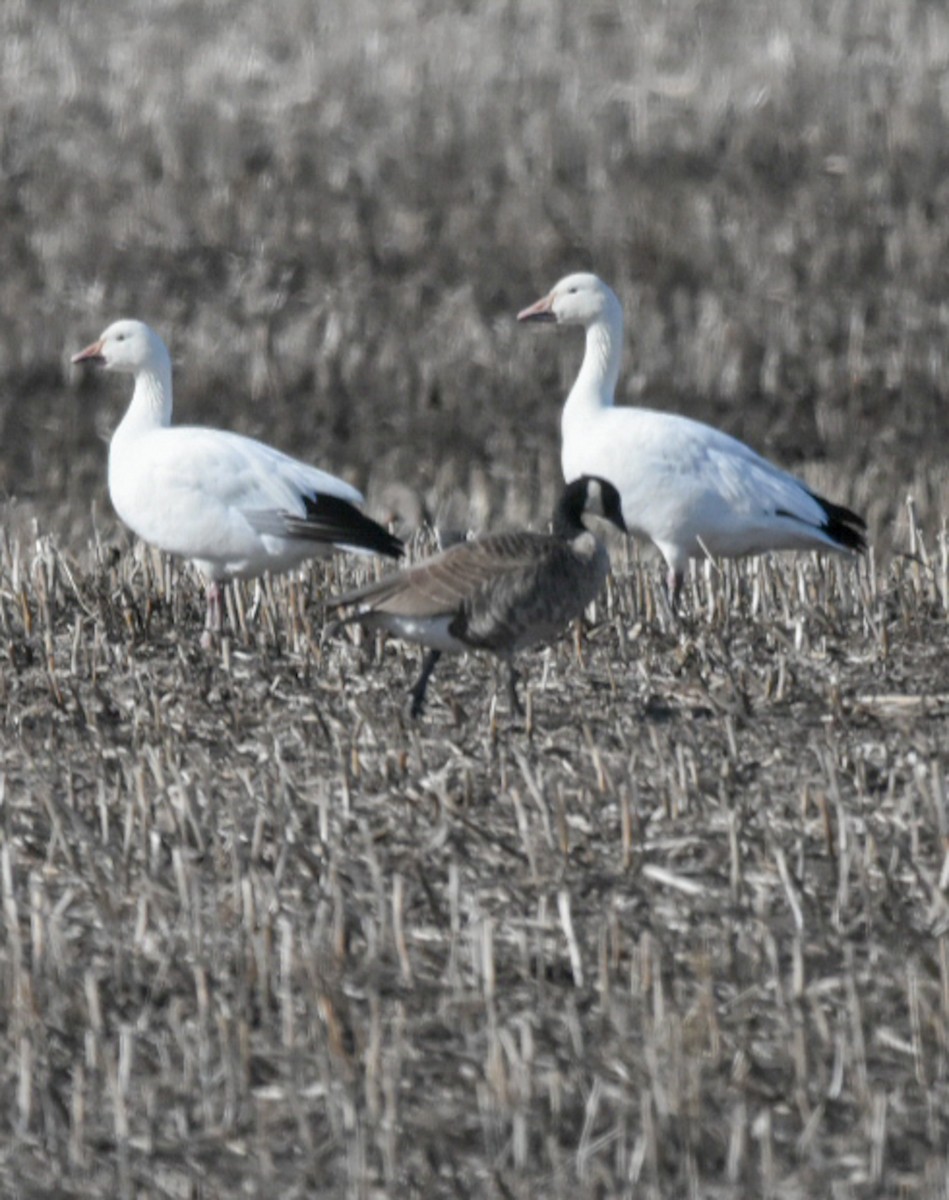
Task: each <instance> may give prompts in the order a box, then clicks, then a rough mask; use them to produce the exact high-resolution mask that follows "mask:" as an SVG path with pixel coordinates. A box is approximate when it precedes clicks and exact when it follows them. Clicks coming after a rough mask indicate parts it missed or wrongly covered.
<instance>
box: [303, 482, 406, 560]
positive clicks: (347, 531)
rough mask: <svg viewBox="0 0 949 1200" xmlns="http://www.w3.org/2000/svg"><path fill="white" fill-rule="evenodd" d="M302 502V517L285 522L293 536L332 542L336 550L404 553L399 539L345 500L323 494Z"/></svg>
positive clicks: (399, 555) (393, 556) (387, 553)
mask: <svg viewBox="0 0 949 1200" xmlns="http://www.w3.org/2000/svg"><path fill="white" fill-rule="evenodd" d="M303 503H304V505H305V507H306V516H305V517H292V518H291V519H290V520H289V521H288V523H287V524H288V527H289V530H290V532H292V533H294V534H295V535H296V536H297V537H305V538H313V539H314V540H315V541H323V542H332V543H333V544H334V545H336V546H339V548H340V549H353V550H370V551H372V552H373V553H374V554H383V555H385V557H386V558H401V557H402V555H403V553H404V552H405V547H404V545H403V544H402V541H401V540H400V539H399V538H397V537H396V536H395V534H392V533H390V532H389V531H388V529H385V528H383V526H382V525H380V524H379V522H378V521H374V520H373V519H372V517H367V516H366V514H365V513H364V512H361V511H360V510H359V509H358V508H356V506H355V505H354V504H350V502H349V501H348V500H343V499H341V498H340V497H339V496H329V495H326V494H325V493H323V494H321V495H319V496H304V497H303Z"/></svg>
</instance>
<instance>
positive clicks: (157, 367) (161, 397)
mask: <svg viewBox="0 0 949 1200" xmlns="http://www.w3.org/2000/svg"><path fill="white" fill-rule="evenodd" d="M171 408H172V395H171V364H170V363H169V362H155V363H150V364H149V365H148V366H144V367H141V368H139V370H138V371H137V372H136V374H135V390H134V391H133V393H132V402H131V404H130V405H129V407H128V411H127V412H126V414H125V416H124V417H123V418H122V422H121V424H120V425H119V429H117V430H116V433H118V432H119V430H121V431H122V432H123V433H124V434H133V433H144V432H146V431H147V430H149V429H158V428H160V427H162V426H165V425H170V424H171Z"/></svg>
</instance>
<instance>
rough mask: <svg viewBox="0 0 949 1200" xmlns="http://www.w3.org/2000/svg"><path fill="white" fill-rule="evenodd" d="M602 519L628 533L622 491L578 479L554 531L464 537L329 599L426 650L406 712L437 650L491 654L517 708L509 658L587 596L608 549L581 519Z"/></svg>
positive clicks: (550, 630)
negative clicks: (499, 661) (503, 670)
mask: <svg viewBox="0 0 949 1200" xmlns="http://www.w3.org/2000/svg"><path fill="white" fill-rule="evenodd" d="M585 513H589V514H592V515H599V516H602V517H605V518H606V519H607V520H608V521H611V522H612V523H613V524H614V525H616V526H617V527H618V528H619V529H622V530H623V531H624V532H625V529H626V526H625V524H624V523H623V517H622V513H621V512H620V499H619V493H618V492H617V491H616V489H615V488H614V487H613V485H612V484H611V483H608V482H607V481H606V480H604V479H599V478H596V477H593V476H583V477H582V478H581V479H577V480H574V481H573V482H572V483H570V484H569V485H568V486H567V487H566V488H565V489H564V491H563V493H562V495H561V497H560V500H559V501H558V504H557V508H556V511H555V513H554V522H553V532H552V533H550V534H544V533H528V532H517V533H496V534H491V535H488V536H486V537H482V538H478V539H477V540H475V541H471V542H462V543H460V544H458V545H456V546H452V547H451V548H450V549H449V550H445V551H444V552H443V553H441V554H437V555H435V556H434V557H433V558H430V559H427V560H426V561H424V562H421V563H419V564H417V565H416V566H414V567H410V568H408V569H407V570H404V571H399V572H397V573H396V574H395V575H390V576H389V577H388V578H386V579H382V580H380V581H379V582H378V583H371V584H369V585H368V586H366V587H363V588H358V589H357V590H355V591H352V592H347V593H345V594H344V595H341V596H336V597H333V598H332V599H330V601H329V607H331V608H338V607H349V606H353V607H354V608H355V610H356V611H355V612H353V613H352V614H351V615H350V616H348V617H345V618H344V619H343V621H342V622H340V623H341V624H349V623H350V622H353V621H358V622H359V623H361V624H362V625H365V626H366V627H367V628H369V629H385V630H387V631H388V632H390V633H394V634H395V635H396V636H398V637H402V638H405V639H406V640H407V641H414V642H419V643H421V644H422V645H424V646H428V647H429V653H428V655H427V656H426V658H425V661H424V663H423V666H422V673H421V675H420V676H419V679H418V682H417V683H416V684H415V687H414V688H413V689H412V707H411V713H412V716H418V715H419V713H420V712H421V710H422V705H423V704H424V700H425V690H426V687H427V686H428V680H429V677H430V676H431V673H432V671H433V670H434V668H435V664H436V663H437V662H438V660H439V658H440V657H441V655H442V653H443V652H445V651H449V652H460V651H464V650H488V651H491V652H492V653H494V654H497V655H499V656H500V657H502V658H504V659H506V661H507V663H508V668H509V676H508V677H509V687H510V696H511V703H512V707H514V708H515V709H518V708H519V705H518V701H517V693H516V690H515V680H516V676H515V673H514V666H513V661H512V660H513V656H514V655H515V654H516V653H517V652H518V651H519V650H523V649H524V648H525V647H527V646H532V645H536V644H538V643H540V642H547V641H550V640H551V639H552V638H554V637H555V636H556V635H557V634H558V633H559V632H560V631H561V630H562V629H563V628H564V627H565V626H566V625H567V624H569V622H570V621H571V620H572V619H573V618H574V617H578V616H579V615H580V614H581V613H582V612H583V610H584V609H585V608H586V606H587V605H588V604H589V603H590V601H591V600H593V599H594V598H595V597H596V595H597V593H598V592H599V590H600V588H601V587H602V586H603V582H604V580H605V579H606V575H607V572H608V570H609V557H608V555H607V552H606V548H605V547H604V546H603V544H602V542H600V541H599V540H598V539H597V538H596V536H595V535H594V534H593V533H591V532H590V531H589V530H588V529H587V528H586V527H585V526H584V524H583V520H582V518H583V516H584V514H585Z"/></svg>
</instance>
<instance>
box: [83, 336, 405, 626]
mask: <svg viewBox="0 0 949 1200" xmlns="http://www.w3.org/2000/svg"><path fill="white" fill-rule="evenodd" d="M72 361H73V362H74V363H92V364H95V365H98V366H102V367H105V368H106V370H110V371H122V372H124V373H126V374H129V375H133V376H134V377H135V390H134V392H133V393H132V402H131V404H130V405H129V407H128V411H127V412H126V414H125V416H124V417H123V418H122V420H121V422H120V423H119V426H118V428H117V429H116V431H115V433H114V434H113V436H112V441H111V444H110V446H109V495H110V497H111V499H112V503H113V505H114V506H115V510H116V512H117V513H118V514H119V516H120V517H121V518H122V520H123V521H124V522H125V523H126V525H128V526H129V527H130V528H131V529H132V530H133V531H134V532H135V533H137V534H138V536H139V537H140V538H143V539H144V540H145V541H146V542H151V544H152V545H154V546H158V547H159V548H160V549H162V550H167V551H168V552H169V553H171V554H179V555H181V557H182V558H187V559H190V560H191V561H192V562H193V563H194V564H195V566H196V567H197V568H198V570H199V571H200V572H201V574H202V575H203V576H204V577H205V579H206V581H207V625H206V628H207V631H208V632H207V635H206V637H209V636H210V634H211V633H214V632H218V631H219V630H220V628H221V584H222V583H223V582H224V581H226V580H228V579H246V578H253V577H254V576H257V575H261V574H263V573H264V572H265V571H284V570H287V569H288V568H290V567H293V566H295V565H296V564H298V563H300V562H302V561H303V560H304V559H306V558H310V557H312V556H314V555H326V554H330V553H331V552H332V551H333V549H340V550H352V551H356V552H367V551H374V552H375V553H377V554H386V555H388V556H389V557H391V558H398V557H399V555H400V554H401V553H402V543H401V542H400V541H399V540H398V538H395V537H393V536H392V535H391V534H390V533H389V532H388V531H387V530H385V529H383V528H382V526H381V525H377V524H376V522H375V521H372V520H370V519H369V518H368V517H366V516H364V515H363V514H362V513H361V512H360V511H359V509H358V508H356V507H354V506H355V505H356V504H358V503H359V502H360V501H361V500H362V496H361V495H360V494H359V492H358V491H357V490H356V489H355V488H354V487H351V486H350V485H349V484H348V483H346V482H345V481H344V480H342V479H337V478H336V477H335V476H333V475H329V474H327V473H326V472H325V471H319V470H317V469H316V468H315V467H311V466H308V465H307V464H306V463H302V462H299V461H298V460H297V459H294V458H290V457H289V456H288V455H286V454H282V453H281V452H280V451H279V450H274V449H272V448H271V447H270V446H266V445H264V443H263V442H258V441H255V440H254V439H253V438H248V437H243V436H242V435H241V434H238V433H228V432H225V431H224V430H220V429H207V428H203V427H200V426H194V425H191V426H189V425H179V426H175V427H172V425H171V411H172V394H171V358H170V357H169V354H168V350H167V348H166V346H165V343H164V342H163V341H162V340H161V338H160V337H159V336H158V334H157V333H155V331H154V330H153V329H150V328H149V327H148V326H147V325H145V324H143V323H142V322H141V321H130V320H124V321H116V322H115V323H114V324H112V325H110V326H109V328H108V329H107V330H106V331H105V332H104V333H103V334H102V336H101V337H100V338H99V339H98V341H96V342H93V343H92V345H91V346H87V347H86V349H85V350H81V351H80V352H79V353H78V354H76V355H74V356H73V359H72Z"/></svg>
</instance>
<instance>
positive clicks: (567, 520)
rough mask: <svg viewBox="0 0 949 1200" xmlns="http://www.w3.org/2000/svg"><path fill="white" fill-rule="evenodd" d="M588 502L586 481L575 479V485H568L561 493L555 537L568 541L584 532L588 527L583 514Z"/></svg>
mask: <svg viewBox="0 0 949 1200" xmlns="http://www.w3.org/2000/svg"><path fill="white" fill-rule="evenodd" d="M586 502H587V481H586V479H585V478H584V479H575V480H574V481H573V483H568V484H567V486H566V487H565V488H564V490H563V491H562V492H561V493H560V499H559V500H558V501H557V507H556V508H555V509H554V537H559V538H563V539H564V540H565V541H567V540H569V539H570V538H574V537H576V536H577V534H578V533H582V532H583V531H584V529H585V528H586V526H585V525H584V524H583V513H584V510H585V508H586Z"/></svg>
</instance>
